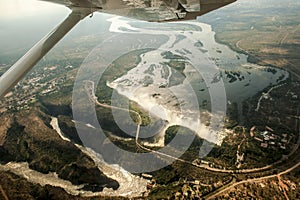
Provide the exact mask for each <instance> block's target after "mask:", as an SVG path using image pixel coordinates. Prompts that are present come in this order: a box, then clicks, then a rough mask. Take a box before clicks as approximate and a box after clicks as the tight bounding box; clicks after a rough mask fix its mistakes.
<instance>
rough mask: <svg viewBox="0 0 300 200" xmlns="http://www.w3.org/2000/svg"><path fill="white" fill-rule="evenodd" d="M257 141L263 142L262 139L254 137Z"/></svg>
mask: <svg viewBox="0 0 300 200" xmlns="http://www.w3.org/2000/svg"><path fill="white" fill-rule="evenodd" d="M254 139H255V140H257V141H259V142H263V140H262V139H260V138H258V137H254Z"/></svg>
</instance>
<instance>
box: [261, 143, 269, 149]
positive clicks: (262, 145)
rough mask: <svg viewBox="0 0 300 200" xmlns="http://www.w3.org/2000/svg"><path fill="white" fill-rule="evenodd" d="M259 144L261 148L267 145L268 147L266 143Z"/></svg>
mask: <svg viewBox="0 0 300 200" xmlns="http://www.w3.org/2000/svg"><path fill="white" fill-rule="evenodd" d="M260 146H261V147H262V148H267V147H268V144H267V143H261V144H260Z"/></svg>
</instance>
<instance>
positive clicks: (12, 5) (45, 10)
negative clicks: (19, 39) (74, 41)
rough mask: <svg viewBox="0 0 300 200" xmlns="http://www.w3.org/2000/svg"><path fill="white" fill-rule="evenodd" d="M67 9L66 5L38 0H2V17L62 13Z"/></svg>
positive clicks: (0, 16)
mask: <svg viewBox="0 0 300 200" xmlns="http://www.w3.org/2000/svg"><path fill="white" fill-rule="evenodd" d="M67 10H68V8H66V7H65V6H62V5H58V4H53V3H49V2H43V1H37V0H0V19H14V18H20V17H30V16H36V15H48V14H62V13H64V12H67Z"/></svg>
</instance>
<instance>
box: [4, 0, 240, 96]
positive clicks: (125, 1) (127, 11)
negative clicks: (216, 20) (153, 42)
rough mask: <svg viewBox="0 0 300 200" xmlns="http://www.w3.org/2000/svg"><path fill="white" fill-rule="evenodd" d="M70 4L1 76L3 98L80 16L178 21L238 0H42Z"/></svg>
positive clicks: (81, 17) (194, 17)
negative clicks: (55, 23) (61, 17)
mask: <svg viewBox="0 0 300 200" xmlns="http://www.w3.org/2000/svg"><path fill="white" fill-rule="evenodd" d="M43 1H49V2H52V3H57V4H63V5H66V6H68V7H69V8H70V9H71V10H72V13H71V14H70V15H69V16H68V17H67V18H66V19H65V20H64V21H63V22H62V23H61V24H60V25H58V26H57V27H56V28H55V29H54V30H53V31H51V32H50V33H49V34H48V35H46V36H45V37H44V38H43V39H41V40H40V41H39V42H38V43H37V44H36V45H35V46H33V47H32V48H31V49H30V50H29V51H28V52H27V53H26V54H25V55H24V56H23V57H22V58H20V59H19V60H18V61H17V62H16V63H15V64H14V65H13V66H12V67H11V68H10V69H9V70H8V71H7V72H5V73H4V74H3V75H2V76H1V77H0V98H1V97H3V96H4V95H5V94H6V93H7V92H8V91H9V90H10V89H11V88H12V87H13V86H15V85H16V84H17V83H18V82H19V81H20V80H21V79H22V78H23V77H24V76H25V75H26V74H27V73H28V71H30V70H31V69H32V67H33V66H34V65H35V64H36V63H37V62H38V61H39V60H40V59H41V58H42V57H43V56H44V55H46V54H47V53H48V52H49V51H50V50H51V49H52V48H53V46H54V45H55V44H57V43H58V42H59V41H60V39H61V38H63V37H64V36H65V35H66V34H67V33H68V32H69V31H70V30H71V29H72V28H73V27H74V26H75V25H76V24H77V23H78V22H79V21H80V20H82V19H83V18H85V17H86V16H88V15H89V14H91V13H93V12H95V11H99V12H104V13H110V14H116V15H121V16H125V17H130V18H135V19H140V20H145V21H155V22H164V21H179V20H190V19H196V17H197V16H200V15H203V14H205V13H208V12H210V11H212V10H215V9H218V8H220V7H223V6H225V5H227V4H230V3H232V2H234V1H236V0H43Z"/></svg>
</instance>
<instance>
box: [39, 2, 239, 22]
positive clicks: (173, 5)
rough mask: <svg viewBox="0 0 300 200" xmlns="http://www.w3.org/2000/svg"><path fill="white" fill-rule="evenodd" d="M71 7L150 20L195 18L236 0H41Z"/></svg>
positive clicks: (162, 20)
mask: <svg viewBox="0 0 300 200" xmlns="http://www.w3.org/2000/svg"><path fill="white" fill-rule="evenodd" d="M43 1H50V2H54V3H58V4H63V5H66V6H68V7H70V8H72V7H86V8H93V9H96V10H98V11H99V12H104V13H108V14H115V15H120V16H124V17H129V18H134V19H139V20H144V21H150V22H164V21H180V20H191V19H196V18H197V16H201V15H203V14H205V13H208V12H210V11H212V10H215V9H218V8H221V7H223V6H225V5H227V4H230V3H232V2H235V1H236V0H43Z"/></svg>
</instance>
